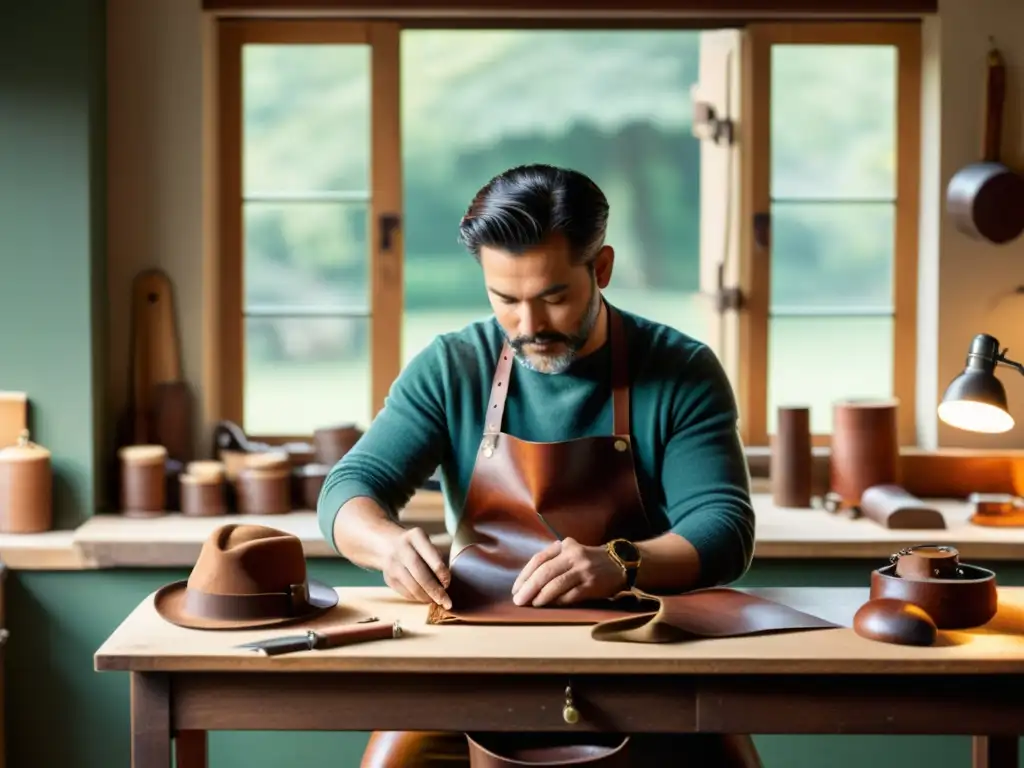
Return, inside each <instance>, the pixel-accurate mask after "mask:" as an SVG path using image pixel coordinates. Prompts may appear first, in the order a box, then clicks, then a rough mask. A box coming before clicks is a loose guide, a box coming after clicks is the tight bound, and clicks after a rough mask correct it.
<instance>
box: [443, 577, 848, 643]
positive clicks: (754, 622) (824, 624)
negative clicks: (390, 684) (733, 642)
mask: <svg viewBox="0 0 1024 768" xmlns="http://www.w3.org/2000/svg"><path fill="white" fill-rule="evenodd" d="M427 623H429V624H453V623H461V624H505V625H529V624H534V625H536V624H542V625H557V624H591V625H594V627H593V630H592V631H591V636H592V637H593V638H594V639H595V640H604V641H621V642H635V643H671V642H679V641H682V640H696V639H701V638H716V637H718V638H724V637H740V636H743V635H756V634H769V633H774V632H796V631H804V630H813V629H834V628H836V627H837V626H838V625H837V624H834V623H832V622H830V621H826V620H825V619H822V618H819V617H817V616H812V615H811V614H808V613H805V612H803V611H799V610H797V609H795V608H791V607H790V606H787V605H783V604H782V603H777V602H775V601H773V600H768V599H766V598H763V597H760V596H757V595H751V594H748V593H746V592H743V591H741V590H738V589H731V588H726V587H715V588H712V589H701V590H696V591H693V592H688V593H686V594H682V595H664V596H656V595H650V594H648V593H645V592H641V591H639V590H634V591H633V592H627V593H623V594H621V595H619V596H618V597H616V598H614V599H612V600H609V601H606V602H604V603H591V604H588V605H586V606H581V607H566V608H555V607H552V608H532V607H520V606H517V605H514V604H513V603H511V602H508V603H504V602H502V603H492V604H489V605H482V606H476V607H473V608H470V609H467V610H465V611H458V612H454V611H447V610H445V609H443V608H441V607H440V606H438V605H432V606H431V607H430V609H429V611H428V617H427Z"/></svg>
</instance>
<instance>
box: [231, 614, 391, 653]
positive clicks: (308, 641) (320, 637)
mask: <svg viewBox="0 0 1024 768" xmlns="http://www.w3.org/2000/svg"><path fill="white" fill-rule="evenodd" d="M401 636H402V625H401V623H400V622H397V621H396V622H394V623H392V624H384V623H381V622H380V620H379V619H378V618H377V617H376V616H373V617H371V618H369V619H362V620H361V621H358V622H356V623H355V624H345V625H343V626H340V627H332V628H328V629H321V630H309V631H308V632H304V633H303V634H301V635H286V636H284V637H272V638H269V639H267V640H254V641H253V642H251V643H244V644H242V645H239V646H237V647H238V648H244V649H245V650H249V651H255V652H257V653H262V654H264V655H266V656H280V655H281V654H285V653H298V652H299V651H322V650H326V649H328V648H339V647H341V646H343V645H354V644H356V643H367V642H371V641H373V640H385V639H388V638H394V637H401Z"/></svg>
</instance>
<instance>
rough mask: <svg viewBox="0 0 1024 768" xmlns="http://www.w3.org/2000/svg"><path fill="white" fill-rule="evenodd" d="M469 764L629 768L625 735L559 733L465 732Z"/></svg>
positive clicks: (493, 767)
mask: <svg viewBox="0 0 1024 768" xmlns="http://www.w3.org/2000/svg"><path fill="white" fill-rule="evenodd" d="M466 738H467V740H468V742H469V765H470V768H514V767H515V768H518V767H520V766H533V767H534V768H539V766H544V767H545V768H562V767H563V766H565V768H568V767H569V766H586V767H587V768H630V761H629V737H628V736H613V735H608V734H587V736H586V739H585V740H581V739H580V738H579V737H575V736H574V734H571V733H570V734H562V733H544V734H541V733H531V734H528V735H527V734H522V733H486V734H469V735H467V737H466Z"/></svg>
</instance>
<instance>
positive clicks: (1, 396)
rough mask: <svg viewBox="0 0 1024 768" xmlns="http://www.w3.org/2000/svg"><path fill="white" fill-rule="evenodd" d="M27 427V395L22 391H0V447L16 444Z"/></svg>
mask: <svg viewBox="0 0 1024 768" xmlns="http://www.w3.org/2000/svg"><path fill="white" fill-rule="evenodd" d="M26 429H28V395H26V394H25V393H24V392H0V448H6V447H7V446H9V445H16V444H17V442H18V437H19V436H20V435H21V433H22V432H24V431H25V430H26Z"/></svg>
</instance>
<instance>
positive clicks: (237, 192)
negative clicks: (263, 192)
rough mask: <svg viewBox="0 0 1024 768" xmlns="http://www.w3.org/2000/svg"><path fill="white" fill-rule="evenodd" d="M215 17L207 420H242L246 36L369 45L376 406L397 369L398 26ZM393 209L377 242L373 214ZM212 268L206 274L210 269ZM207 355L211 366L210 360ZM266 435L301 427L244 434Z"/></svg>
mask: <svg viewBox="0 0 1024 768" xmlns="http://www.w3.org/2000/svg"><path fill="white" fill-rule="evenodd" d="M215 24H216V33H215V35H216V51H217V53H216V62H217V65H216V75H215V82H216V94H215V97H214V99H213V103H214V105H215V107H214V108H215V110H216V125H217V128H216V150H215V151H216V163H215V165H216V168H217V173H216V179H215V184H216V188H217V194H216V199H217V209H216V212H215V214H214V217H215V219H216V221H217V232H216V236H215V241H216V246H215V247H214V248H213V249H212V252H211V253H209V254H208V255H209V256H211V257H212V258H211V259H209V261H212V262H214V267H213V269H211V270H208V273H207V275H206V277H207V278H212V279H208V280H207V284H208V285H210V286H211V288H209V289H208V295H211V296H212V297H213V298H214V300H215V302H216V304H215V306H214V307H213V312H211V316H212V317H214V318H216V320H215V322H214V323H212V324H211V325H210V329H209V331H210V335H212V336H213V338H208V344H207V348H208V350H210V351H209V353H208V355H207V357H206V361H207V363H208V364H207V366H206V369H207V376H206V381H205V383H206V385H207V388H208V389H209V390H210V392H211V394H210V395H209V396H208V398H209V404H210V405H212V408H211V412H212V414H211V415H213V417H214V418H215V419H217V420H228V421H233V422H235V423H237V424H239V425H241V426H243V428H244V411H245V408H244V396H245V394H244V392H245V324H244V301H245V298H244V284H245V277H244V272H245V269H244V250H245V244H244V229H245V227H244V221H243V208H244V189H243V147H244V137H243V114H242V113H243V105H242V88H243V82H242V50H243V48H244V47H245V46H246V45H249V44H281V45H287V44H298V45H320V44H323V45H367V46H369V47H370V51H371V54H370V61H371V63H370V70H371V74H370V78H371V83H370V145H371V146H370V178H369V192H370V201H369V211H368V225H369V233H370V242H369V259H370V263H369V265H368V266H369V269H368V274H369V277H370V286H369V301H368V305H369V314H368V318H367V319H368V321H369V325H370V338H369V345H370V389H371V392H370V405H371V411H372V414H376V413H377V412H378V411H379V410H380V409H381V408H382V407H383V405H384V399H385V397H386V396H387V393H388V390H389V389H390V387H391V383H392V382H393V381H394V380H395V379H396V378H397V377H398V374H399V372H400V371H401V363H402V359H401V351H402V350H401V341H402V338H401V337H402V307H403V297H404V285H403V271H402V268H403V264H404V259H403V252H404V242H403V228H402V226H401V222H402V221H403V211H402V202H403V199H402V153H401V148H402V144H401V114H400V101H399V87H400V77H401V59H400V55H401V51H400V45H399V43H400V33H401V28H400V26H399V24H398V23H397V22H393V21H372V22H371V21H350V20H336V19H315V20H314V19H248V18H245V19H234V18H230V19H227V18H226V19H218V20H216V22H215ZM389 216H396V217H397V221H398V222H399V226H398V227H397V229H393V230H392V231H391V232H390V237H391V241H390V247H387V248H385V247H384V246H385V243H384V235H383V231H382V230H383V221H384V219H385V217H389ZM211 272H212V273H213V274H210V273H211ZM211 363H212V364H211ZM248 437H249V438H250V439H252V440H256V441H260V442H266V443H271V444H274V443H287V442H298V441H304V440H308V439H309V437H310V436H309V435H258V434H254V435H248Z"/></svg>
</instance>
